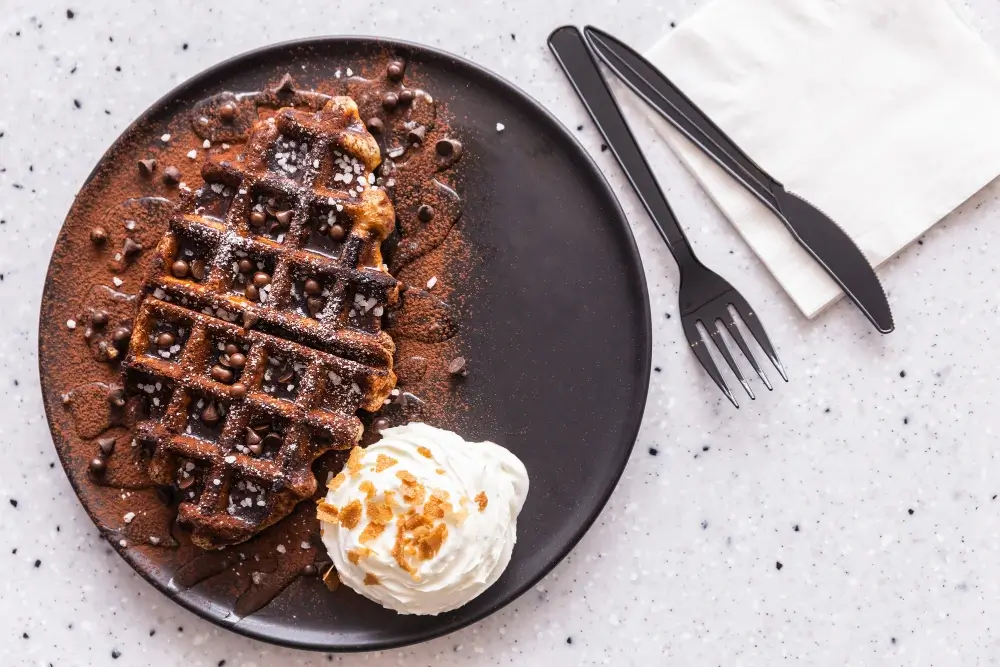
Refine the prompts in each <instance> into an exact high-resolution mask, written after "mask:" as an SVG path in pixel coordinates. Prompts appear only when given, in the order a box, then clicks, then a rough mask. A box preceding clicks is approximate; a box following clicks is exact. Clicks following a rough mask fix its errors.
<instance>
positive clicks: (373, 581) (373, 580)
mask: <svg viewBox="0 0 1000 667" xmlns="http://www.w3.org/2000/svg"><path fill="white" fill-rule="evenodd" d="M378 584H379V581H378V577H376V576H375V575H374V574H372V573H371V572H365V586H378Z"/></svg>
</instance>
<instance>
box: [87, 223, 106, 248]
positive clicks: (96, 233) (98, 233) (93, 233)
mask: <svg viewBox="0 0 1000 667" xmlns="http://www.w3.org/2000/svg"><path fill="white" fill-rule="evenodd" d="M90 240H91V241H92V242H93V243H94V245H102V244H104V242H105V241H107V240H108V232H107V231H105V229H104V227H94V228H93V229H91V230H90Z"/></svg>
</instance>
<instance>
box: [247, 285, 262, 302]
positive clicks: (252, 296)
mask: <svg viewBox="0 0 1000 667" xmlns="http://www.w3.org/2000/svg"><path fill="white" fill-rule="evenodd" d="M243 294H244V295H245V296H246V298H248V299H249V300H250V301H256V300H258V299H259V298H260V290H258V289H257V288H256V287H254V286H253V285H247V288H246V289H245V290H243Z"/></svg>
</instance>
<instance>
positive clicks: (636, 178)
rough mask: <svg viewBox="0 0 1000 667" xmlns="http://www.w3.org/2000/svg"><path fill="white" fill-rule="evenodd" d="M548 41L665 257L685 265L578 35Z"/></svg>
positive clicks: (673, 225)
mask: <svg viewBox="0 0 1000 667" xmlns="http://www.w3.org/2000/svg"><path fill="white" fill-rule="evenodd" d="M548 41H549V48H550V49H552V53H553V54H554V55H555V57H556V60H557V61H559V66H560V67H562V69H563V72H565V73H566V77H567V78H568V79H569V82H570V83H571V84H572V85H573V88H574V89H575V90H576V94H577V95H579V96H580V100H581V101H582V102H583V105H584V106H585V107H586V108H587V111H588V112H589V113H590V117H591V118H593V119H594V123H596V124H597V129H598V130H600V132H601V134H602V135H603V136H604V139H605V141H607V142H608V146H609V147H610V148H611V152H612V153H614V156H615V158H617V160H618V163H619V164H620V165H621V166H622V169H623V170H624V171H625V176H626V177H627V178H628V180H629V182H630V183H632V187H633V188H634V189H635V192H636V194H638V195H639V199H640V201H642V205H643V208H645V209H646V211H647V212H648V213H649V216H650V217H651V218H652V219H653V224H654V225H656V229H657V230H658V231H659V232H660V235H661V236H662V237H663V240H664V241H666V243H667V247H668V248H670V252H671V253H673V255H674V258H675V259H677V260H678V263H685V262H683V261H682V260H685V259H688V258H689V257H690V253H691V249H690V246H689V245H688V241H687V237H686V236H685V235H684V231H683V230H682V229H681V227H680V225H679V224H678V223H677V218H676V217H675V216H674V212H673V210H671V208H670V204H669V203H667V198H666V197H665V196H664V195H663V190H661V189H660V184H659V183H657V182H656V177H654V176H653V172H652V170H651V169H650V168H649V163H648V162H646V157H645V156H644V155H643V154H642V151H641V150H640V149H639V144H638V143H637V142H636V140H635V137H634V136H633V135H632V130H630V129H629V126H628V123H627V122H626V121H625V116H624V115H623V114H622V110H621V108H620V107H619V106H618V103H617V102H616V101H615V98H614V96H613V95H612V94H611V89H610V88H609V87H608V82H607V81H606V80H605V78H604V76H603V75H602V74H601V71H600V70H599V69H598V67H597V61H596V60H595V59H594V55H593V53H591V51H590V48H589V47H588V46H587V44H586V42H585V41H584V39H583V35H582V34H581V33H580V30H579V29H578V28H576V27H575V26H568V25H567V26H563V27H561V28H557V29H556V30H554V31H553V32H552V34H551V35H549V40H548Z"/></svg>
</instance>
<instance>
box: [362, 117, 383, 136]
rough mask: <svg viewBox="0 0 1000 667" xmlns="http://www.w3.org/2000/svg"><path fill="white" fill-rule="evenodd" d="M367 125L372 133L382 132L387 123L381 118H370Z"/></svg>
mask: <svg viewBox="0 0 1000 667" xmlns="http://www.w3.org/2000/svg"><path fill="white" fill-rule="evenodd" d="M366 125H367V126H368V131H369V132H371V133H372V134H382V130H384V129H385V124H384V123H382V119H381V118H369V119H368V122H367V123H366Z"/></svg>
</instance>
